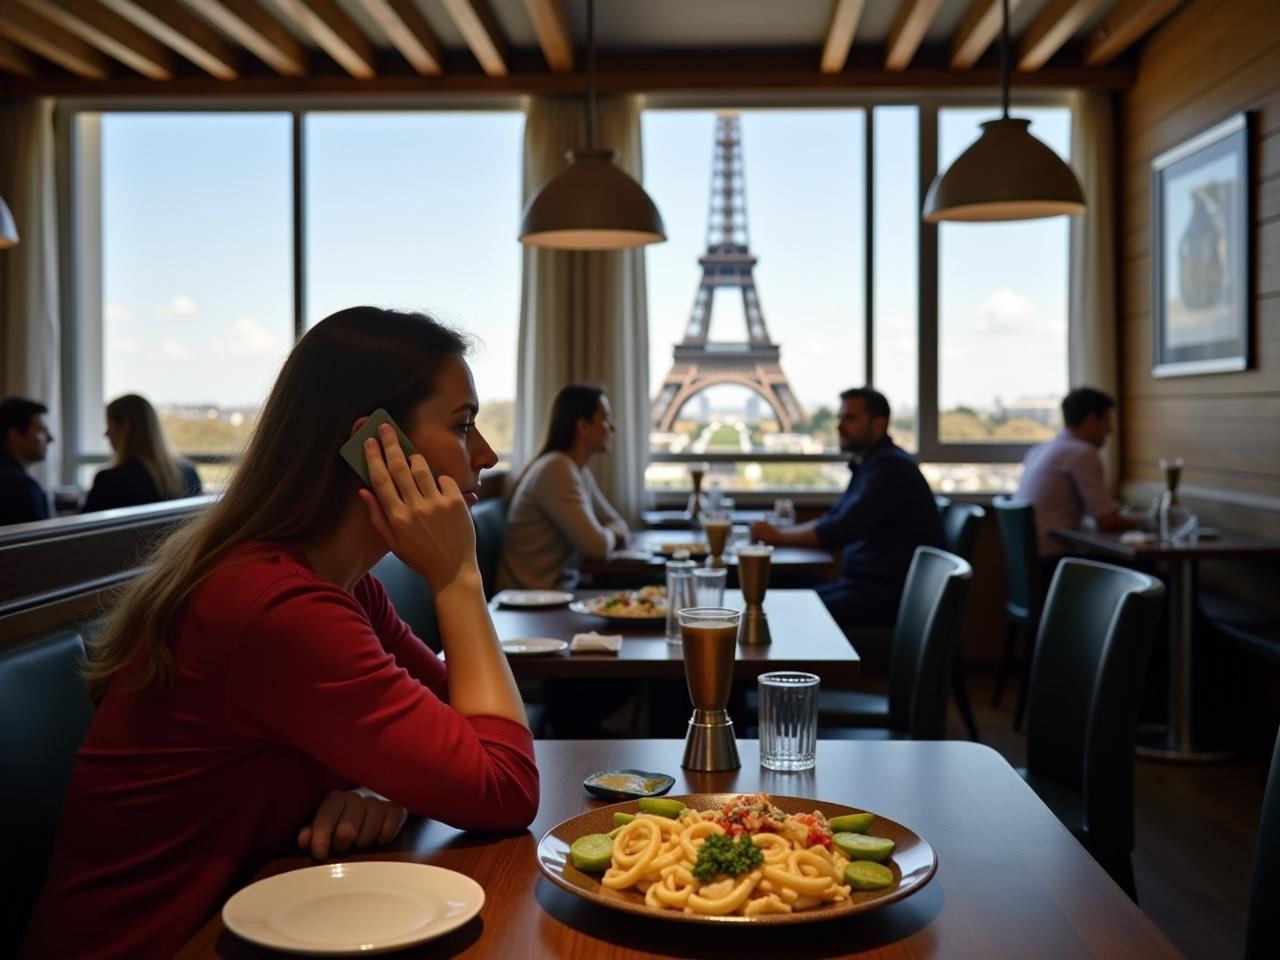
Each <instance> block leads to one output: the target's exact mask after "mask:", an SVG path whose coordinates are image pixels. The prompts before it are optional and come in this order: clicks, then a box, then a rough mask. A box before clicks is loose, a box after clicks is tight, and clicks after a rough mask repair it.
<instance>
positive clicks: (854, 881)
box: [844, 860, 893, 890]
mask: <svg viewBox="0 0 1280 960" xmlns="http://www.w3.org/2000/svg"><path fill="white" fill-rule="evenodd" d="M844 882H845V883H847V884H848V885H849V886H851V887H853V889H855V890H883V889H884V888H885V887H891V886H893V871H892V870H890V869H889V868H888V867H886V866H885V865H884V864H881V863H872V862H871V861H870V860H855V861H853V863H851V864H849V865H848V866H846V867H845V868H844Z"/></svg>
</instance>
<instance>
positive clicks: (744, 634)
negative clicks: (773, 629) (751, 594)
mask: <svg viewBox="0 0 1280 960" xmlns="http://www.w3.org/2000/svg"><path fill="white" fill-rule="evenodd" d="M772 642H773V638H772V637H771V636H770V635H769V618H768V617H766V616H765V615H764V608H763V607H761V606H760V605H759V604H748V605H747V609H746V610H744V611H743V613H742V619H741V620H740V621H739V622H738V643H740V644H742V645H743V646H744V647H756V646H764V645H765V644H767V643H772Z"/></svg>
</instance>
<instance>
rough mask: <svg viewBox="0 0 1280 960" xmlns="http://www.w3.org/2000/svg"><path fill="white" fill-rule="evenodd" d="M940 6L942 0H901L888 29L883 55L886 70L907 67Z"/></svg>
mask: <svg viewBox="0 0 1280 960" xmlns="http://www.w3.org/2000/svg"><path fill="white" fill-rule="evenodd" d="M941 6H942V0H902V6H900V7H899V8H898V15H897V16H896V17H895V18H894V21H893V28H892V29H891V30H890V31H889V42H888V44H887V45H886V52H885V57H884V68H885V69H886V70H889V71H891V72H892V71H898V70H905V69H907V66H908V65H909V64H910V63H911V58H912V57H914V56H915V55H916V51H917V50H919V49H920V44H921V43H922V42H924V35H925V33H926V31H928V29H929V24H931V23H932V22H933V18H934V16H936V15H937V13H938V8H939V7H941Z"/></svg>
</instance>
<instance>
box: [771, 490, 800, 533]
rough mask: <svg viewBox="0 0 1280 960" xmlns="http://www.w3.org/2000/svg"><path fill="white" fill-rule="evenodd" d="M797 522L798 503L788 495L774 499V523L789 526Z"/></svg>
mask: <svg viewBox="0 0 1280 960" xmlns="http://www.w3.org/2000/svg"><path fill="white" fill-rule="evenodd" d="M795 522H796V505H795V503H794V502H792V501H791V500H789V499H787V498H786V497H781V498H779V499H777V500H775V501H773V524H774V526H776V527H789V526H791V525H792V524H793V523H795Z"/></svg>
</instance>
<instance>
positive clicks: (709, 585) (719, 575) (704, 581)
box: [693, 567, 729, 607]
mask: <svg viewBox="0 0 1280 960" xmlns="http://www.w3.org/2000/svg"><path fill="white" fill-rule="evenodd" d="M728 581H729V571H728V570H727V569H725V568H724V567H703V568H701V569H699V570H694V571H693V588H694V593H695V594H696V596H697V601H698V603H697V606H699V607H723V606H724V587H725V584H726V583H727V582H728Z"/></svg>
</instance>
